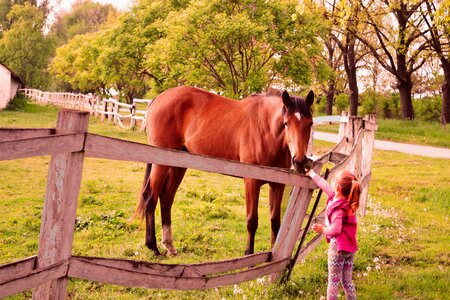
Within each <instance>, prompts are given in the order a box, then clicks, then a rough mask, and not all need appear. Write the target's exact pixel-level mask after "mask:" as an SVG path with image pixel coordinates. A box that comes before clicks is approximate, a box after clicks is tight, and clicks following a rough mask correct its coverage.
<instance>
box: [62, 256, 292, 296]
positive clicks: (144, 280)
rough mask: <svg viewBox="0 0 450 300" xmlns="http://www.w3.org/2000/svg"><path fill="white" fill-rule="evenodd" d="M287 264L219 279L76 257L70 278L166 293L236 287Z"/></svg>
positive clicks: (257, 268) (282, 263) (284, 262)
mask: <svg viewBox="0 0 450 300" xmlns="http://www.w3.org/2000/svg"><path fill="white" fill-rule="evenodd" d="M287 261H288V260H282V261H276V262H272V263H268V264H266V265H264V266H259V267H254V268H251V269H248V270H245V271H241V272H239V273H235V274H226V275H219V276H216V277H186V276H179V277H177V276H167V275H164V274H161V275H154V274H146V273H140V272H137V271H129V270H123V269H119V268H114V267H106V266H103V265H98V264H95V263H91V262H86V261H83V260H80V259H77V258H75V257H74V258H72V259H71V262H70V268H69V271H68V276H70V277H75V278H80V279H87V280H91V281H98V282H103V283H109V284H116V285H121V286H129V287H143V288H158V289H166V290H198V289H208V288H214V287H219V286H224V285H230V284H237V283H240V282H243V281H248V280H252V279H256V278H258V277H261V276H265V275H268V274H272V273H273V272H279V271H281V270H283V269H284V268H285V267H286V264H287Z"/></svg>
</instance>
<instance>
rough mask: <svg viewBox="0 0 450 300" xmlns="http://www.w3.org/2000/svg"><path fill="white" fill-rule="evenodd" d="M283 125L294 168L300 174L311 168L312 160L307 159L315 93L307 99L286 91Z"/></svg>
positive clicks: (284, 93)
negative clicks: (291, 94)
mask: <svg viewBox="0 0 450 300" xmlns="http://www.w3.org/2000/svg"><path fill="white" fill-rule="evenodd" d="M281 97H282V99H283V104H284V107H283V124H284V134H285V139H286V142H287V145H288V147H289V151H290V152H291V162H292V166H293V167H294V168H295V170H296V171H297V172H299V173H302V174H304V173H305V169H310V168H311V160H310V159H308V158H307V157H306V152H307V149H308V142H309V137H310V135H311V127H312V125H313V120H312V113H311V106H312V104H313V102H314V92H313V91H310V92H309V93H308V95H307V96H306V98H302V97H296V96H290V95H289V94H288V92H286V91H284V92H283V94H282V96H281Z"/></svg>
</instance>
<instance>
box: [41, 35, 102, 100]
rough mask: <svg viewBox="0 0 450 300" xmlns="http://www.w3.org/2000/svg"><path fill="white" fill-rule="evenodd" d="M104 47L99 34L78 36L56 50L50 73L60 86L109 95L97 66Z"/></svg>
mask: <svg viewBox="0 0 450 300" xmlns="http://www.w3.org/2000/svg"><path fill="white" fill-rule="evenodd" d="M102 47H103V44H102V40H101V35H100V34H99V33H93V34H86V35H78V36H76V37H75V38H73V39H72V40H70V41H69V43H67V44H65V45H64V46H61V47H59V48H58V49H56V55H55V57H54V58H53V60H52V62H51V64H50V66H49V71H50V73H51V74H52V75H53V76H54V78H55V80H56V81H57V82H58V84H59V85H62V84H66V85H67V86H68V87H69V89H70V90H73V91H80V92H83V93H88V92H98V93H100V94H107V89H106V84H105V82H104V81H103V80H102V77H101V76H100V74H101V69H100V68H101V66H99V65H98V64H97V59H98V56H99V55H100V52H101V49H102Z"/></svg>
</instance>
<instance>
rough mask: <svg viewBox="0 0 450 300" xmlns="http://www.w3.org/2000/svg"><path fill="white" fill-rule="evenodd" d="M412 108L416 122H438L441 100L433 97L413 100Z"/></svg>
mask: <svg viewBox="0 0 450 300" xmlns="http://www.w3.org/2000/svg"><path fill="white" fill-rule="evenodd" d="M413 107H414V112H415V116H416V119H417V120H423V121H438V122H439V120H440V117H441V111H442V98H441V97H440V96H435V97H427V98H422V99H414V100H413Z"/></svg>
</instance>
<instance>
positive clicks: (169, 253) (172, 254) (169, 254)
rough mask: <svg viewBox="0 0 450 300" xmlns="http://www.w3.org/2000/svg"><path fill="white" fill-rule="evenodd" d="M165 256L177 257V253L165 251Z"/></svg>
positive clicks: (175, 251)
mask: <svg viewBox="0 0 450 300" xmlns="http://www.w3.org/2000/svg"><path fill="white" fill-rule="evenodd" d="M166 255H167V256H177V255H178V252H177V250H172V251H167V253H166Z"/></svg>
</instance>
